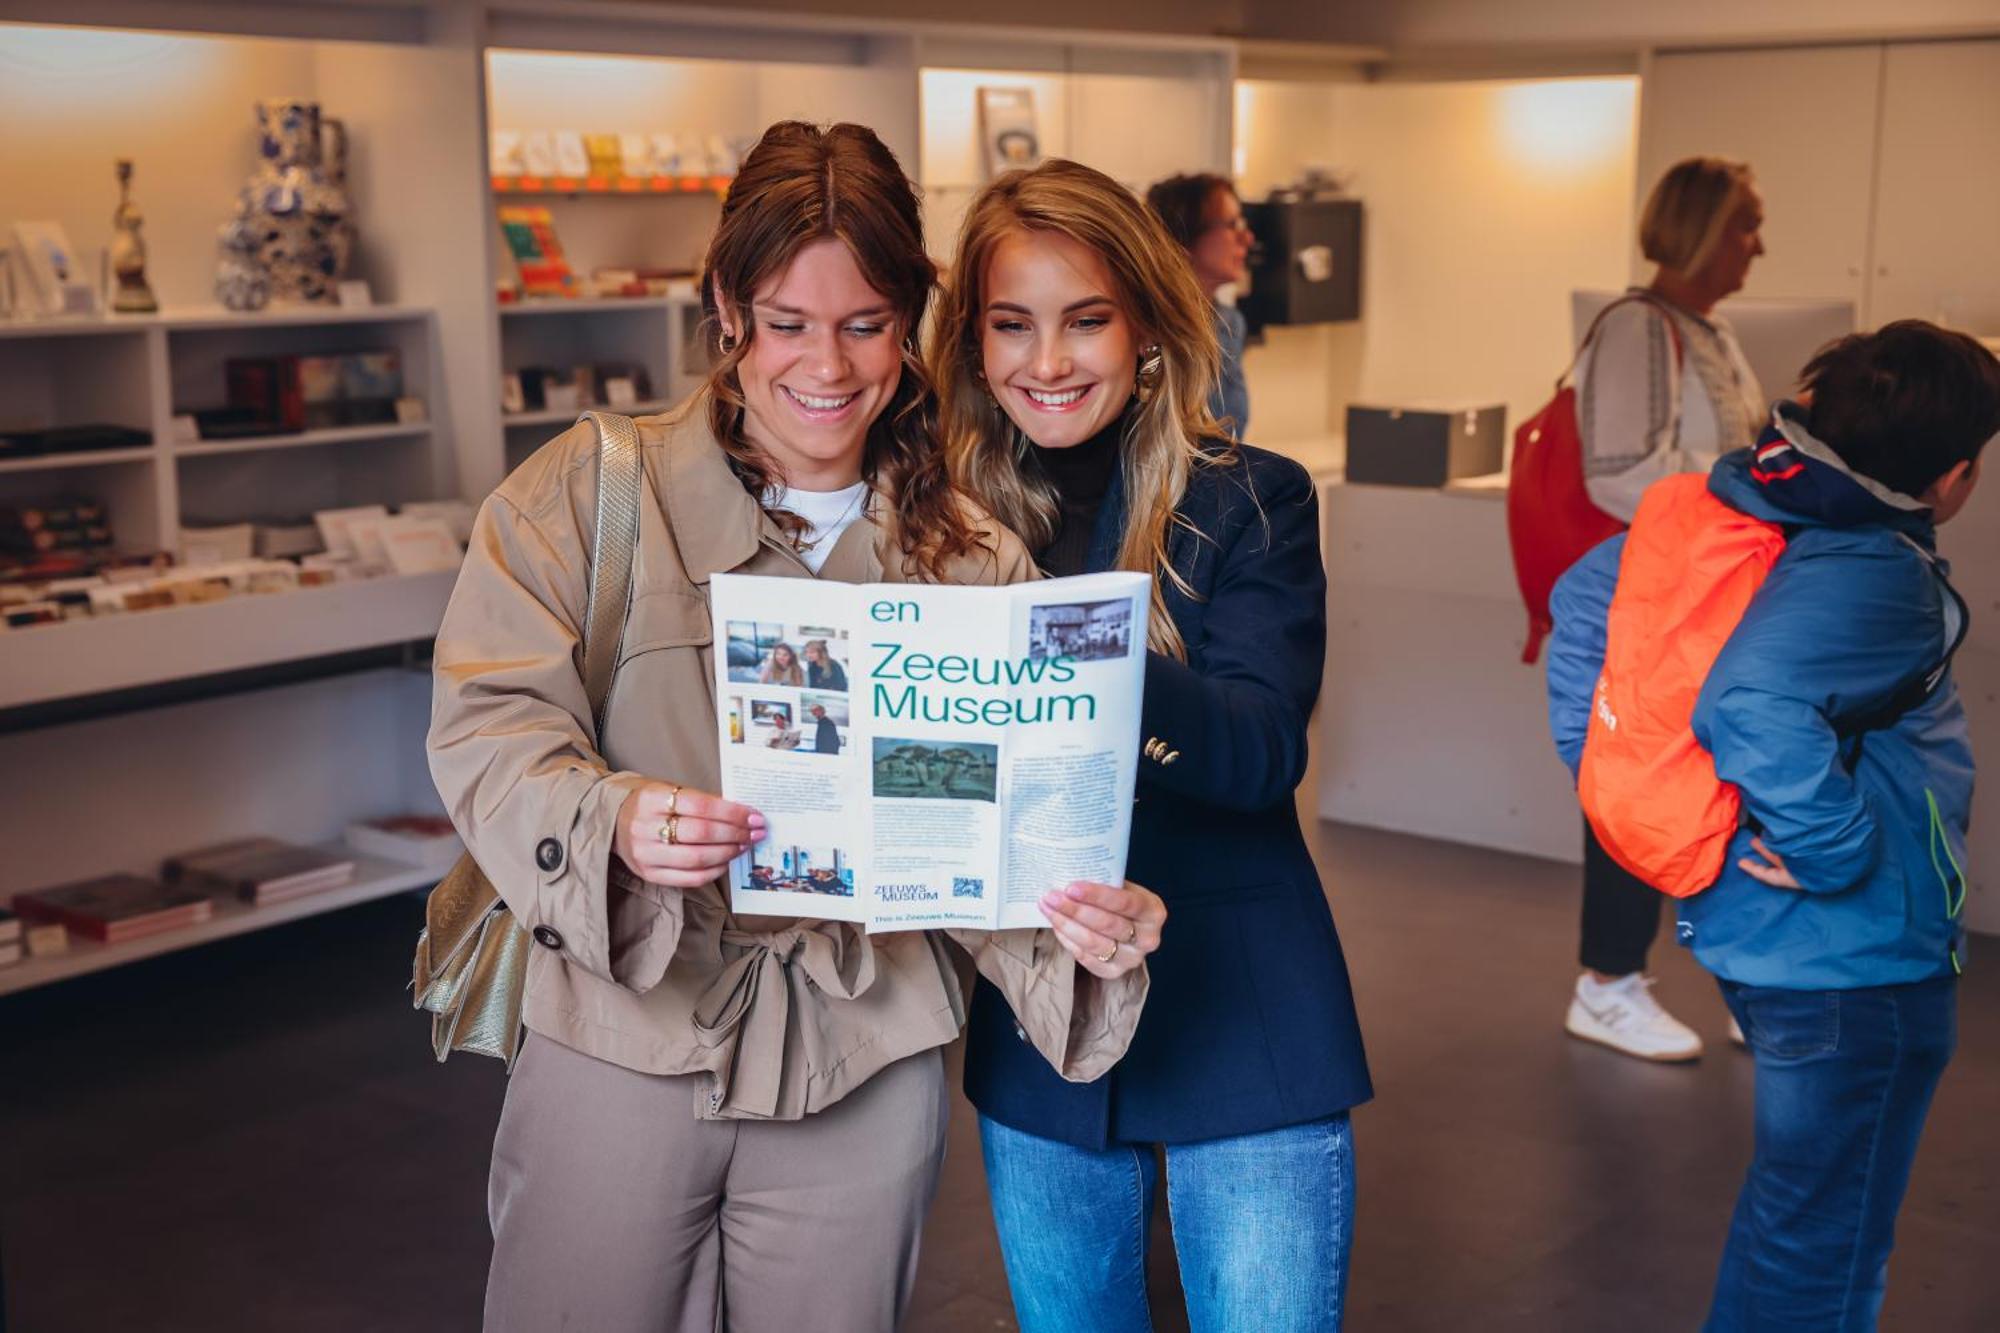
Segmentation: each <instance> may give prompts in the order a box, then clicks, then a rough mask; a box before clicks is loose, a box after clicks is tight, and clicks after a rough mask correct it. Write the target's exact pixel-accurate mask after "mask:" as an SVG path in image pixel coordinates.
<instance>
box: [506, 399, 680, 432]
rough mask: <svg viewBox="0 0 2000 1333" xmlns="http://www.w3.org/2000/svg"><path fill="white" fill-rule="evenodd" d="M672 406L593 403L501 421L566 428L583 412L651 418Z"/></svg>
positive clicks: (649, 402)
mask: <svg viewBox="0 0 2000 1333" xmlns="http://www.w3.org/2000/svg"><path fill="white" fill-rule="evenodd" d="M672 406H673V404H672V403H671V402H668V401H667V400H666V399H664V398H655V399H648V400H647V401H645V402H643V403H634V404H632V405H631V406H630V407H622V408H621V407H612V406H610V405H609V404H608V403H595V404H592V405H591V406H590V407H579V408H578V409H577V410H576V411H574V412H555V411H536V412H509V413H507V414H506V415H505V416H504V417H503V418H502V420H504V421H505V422H506V423H507V424H508V425H509V426H555V425H564V426H567V425H568V424H570V423H571V422H573V421H575V420H576V419H577V418H578V417H579V416H581V415H583V414H584V413H585V412H618V413H621V414H622V415H624V416H628V417H644V416H651V415H652V414H653V413H655V412H664V411H666V410H667V409H668V408H670V407H672Z"/></svg>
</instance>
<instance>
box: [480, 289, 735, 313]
mask: <svg viewBox="0 0 2000 1333" xmlns="http://www.w3.org/2000/svg"><path fill="white" fill-rule="evenodd" d="M696 304H698V302H697V301H696V299H695V297H694V296H693V295H692V294H689V295H686V296H580V297H576V298H575V299H557V298H553V297H552V298H549V299H547V300H539V301H538V300H528V301H510V302H508V303H507V304H505V305H503V306H501V307H500V317H501V318H502V319H512V318H515V317H517V316H522V315H580V314H588V313H592V312H595V311H600V310H671V309H673V308H674V307H676V306H690V305H696Z"/></svg>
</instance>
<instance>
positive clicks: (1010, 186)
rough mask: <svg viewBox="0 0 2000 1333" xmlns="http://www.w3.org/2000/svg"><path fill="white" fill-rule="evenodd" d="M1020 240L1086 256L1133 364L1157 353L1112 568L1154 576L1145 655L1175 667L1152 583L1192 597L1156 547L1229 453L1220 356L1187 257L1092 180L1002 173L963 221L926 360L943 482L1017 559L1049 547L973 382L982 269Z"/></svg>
mask: <svg viewBox="0 0 2000 1333" xmlns="http://www.w3.org/2000/svg"><path fill="white" fill-rule="evenodd" d="M1024 232H1025V233H1027V234H1029V235H1031V236H1032V235H1034V234H1036V233H1047V234H1053V235H1058V236H1066V237H1068V238H1069V239H1070V240H1072V241H1075V242H1076V243H1077V244H1079V245H1082V246H1084V247H1086V248H1087V249H1089V250H1090V251H1091V253H1093V254H1095V255H1096V256H1097V257H1098V258H1099V259H1100V260H1101V261H1102V262H1103V264H1104V268H1105V272H1106V273H1107V274H1108V275H1109V276H1110V279H1111V288H1112V290H1111V291H1110V292H1109V293H1107V294H1108V295H1109V296H1110V297H1111V299H1112V300H1113V301H1115V302H1116V303H1117V305H1118V308H1119V309H1120V311H1122V312H1123V313H1124V315H1125V316H1126V318H1127V319H1129V320H1130V321H1131V323H1132V325H1133V327H1134V329H1135V330H1136V331H1137V333H1138V335H1139V336H1138V341H1139V345H1140V347H1141V348H1142V349H1145V350H1144V351H1142V353H1141V360H1142V362H1143V361H1144V360H1146V359H1147V358H1149V357H1150V356H1151V349H1152V348H1153V347H1155V346H1157V347H1158V349H1159V369H1158V371H1157V373H1154V372H1152V371H1150V370H1149V371H1148V372H1147V373H1146V374H1144V375H1141V376H1140V377H1139V399H1140V401H1139V404H1138V406H1137V407H1136V408H1135V409H1133V410H1132V411H1131V412H1130V413H1129V414H1128V417H1127V426H1126V432H1125V437H1124V439H1123V441H1122V442H1121V446H1122V447H1121V449H1120V459H1121V462H1120V467H1121V470H1122V471H1123V474H1124V483H1125V499H1126V507H1125V531H1124V532H1123V534H1121V536H1120V538H1119V541H1118V568H1120V569H1129V570H1135V571H1137V572H1139V573H1142V574H1147V575H1151V576H1153V595H1152V614H1151V615H1150V616H1149V617H1148V627H1147V631H1146V642H1147V646H1148V647H1150V648H1152V649H1154V650H1155V651H1156V652H1161V653H1166V654H1168V655H1170V656H1173V657H1177V658H1183V659H1184V658H1185V657H1186V656H1187V647H1186V645H1185V644H1184V643H1183V642H1182V641H1181V635H1180V630H1179V629H1178V628H1176V627H1175V625H1174V622H1173V620H1172V618H1171V617H1169V616H1168V615H1167V612H1166V605H1165V602H1164V600H1163V599H1162V596H1161V588H1160V583H1161V580H1162V579H1168V580H1171V581H1172V582H1173V584H1174V585H1175V586H1176V587H1178V588H1180V589H1181V590H1182V591H1183V592H1186V593H1188V594H1189V595H1193V589H1191V588H1190V587H1189V586H1188V584H1187V581H1186V580H1185V579H1183V578H1182V577H1181V576H1180V574H1179V573H1178V572H1177V571H1176V570H1175V569H1174V566H1173V562H1172V560H1171V559H1170V558H1169V553H1168V549H1167V542H1168V537H1169V535H1170V534H1171V533H1172V532H1173V530H1174V529H1175V528H1177V527H1178V528H1185V529H1188V530H1189V531H1195V529H1194V528H1193V525H1192V524H1190V523H1188V521H1187V520H1186V519H1184V518H1182V517H1181V516H1180V515H1179V514H1178V513H1177V512H1176V511H1177V510H1178V508H1179V507H1180V502H1181V499H1182V497H1183V496H1185V495H1186V494H1187V485H1188V477H1189V476H1190V475H1191V474H1192V473H1193V471H1194V469H1195V468H1197V467H1206V466H1212V465H1214V464H1216V463H1219V462H1222V461H1225V460H1227V459H1228V458H1230V457H1231V456H1232V455H1233V453H1234V450H1235V446H1234V445H1233V444H1232V443H1231V442H1230V440H1229V435H1228V432H1226V431H1224V430H1223V429H1222V427H1221V426H1220V425H1219V424H1218V423H1217V422H1216V420H1215V418H1214V417H1212V416H1211V415H1209V411H1208V395H1209V391H1210V389H1211V387H1212V386H1213V385H1214V384H1215V381H1216V378H1217V377H1218V375H1220V373H1221V368H1222V351H1221V348H1220V346H1219V345H1218V344H1217V342H1216V339H1215V325H1214V322H1213V316H1212V315H1211V313H1210V310H1209V305H1208V298H1207V297H1205V296H1203V295H1202V291H1201V287H1200V286H1199V285H1198V284H1197V283H1196V281H1195V277H1194V270H1193V269H1191V268H1190V267H1189V266H1188V258H1187V253H1186V251H1184V250H1182V249H1181V247H1180V245H1179V244H1178V243H1176V242H1175V240H1174V239H1173V237H1172V236H1170V235H1168V234H1167V229H1166V227H1165V226H1164V225H1163V224H1162V223H1161V222H1160V219H1159V218H1158V217H1157V216H1156V215H1155V214H1154V213H1153V211H1152V210H1151V209H1149V208H1147V207H1146V206H1145V204H1143V203H1141V202H1140V201H1139V200H1138V199H1137V198H1136V197H1135V196H1134V195H1133V194H1132V193H1131V192H1130V191H1129V190H1127V189H1126V188H1125V187H1124V186H1122V185H1120V184H1119V183H1118V182H1117V181H1114V180H1112V179H1111V178H1110V177H1109V176H1107V175H1105V174H1104V173H1103V172H1101V171H1095V170H1093V169H1091V168H1090V167H1086V166H1082V165H1080V164H1079V163H1076V162H1069V161H1065V160H1063V159H1061V158H1054V159H1051V160H1050V161H1048V162H1045V163H1043V164H1042V165H1041V166H1039V167H1036V168H1034V169H1033V170H1032V171H1010V172H1008V173H1007V174H1006V175H1004V176H1001V177H1000V178H998V179H997V180H995V181H994V182H993V183H992V184H990V185H988V186H987V187H986V188H985V189H984V190H982V191H981V192H980V193H979V195H978V197H976V198H975V199H974V200H973V201H972V205H971V207H970V208H969V209H968V210H967V212H966V215H965V222H964V224H963V226H962V227H961V228H960V230H959V234H958V258H957V261H956V263H955V264H954V265H953V267H952V272H951V275H950V277H949V279H948V280H947V281H946V283H945V288H944V294H943V296H942V298H941V299H940V300H939V302H938V309H937V322H936V324H935V325H934V326H933V327H932V330H931V338H930V349H929V361H930V370H931V378H932V380H933V381H934V382H935V384H936V385H937V393H938V408H939V417H940V422H941V425H942V428H943V435H944V444H945V456H946V458H947V460H948V461H949V462H950V465H951V474H952V479H953V480H954V481H955V482H957V483H958V485H959V486H960V487H961V488H962V489H964V490H967V491H969V492H971V493H972V495H973V496H974V498H976V499H977V500H979V501H980V502H981V503H982V504H984V505H985V506H986V507H987V508H988V509H989V510H990V511H992V513H993V516H994V517H995V518H997V519H999V520H1000V521H1001V522H1002V523H1004V524H1006V525H1007V526H1008V527H1010V528H1012V529H1013V530H1014V532H1015V533H1016V534H1017V535H1019V536H1020V538H1021V540H1022V541H1023V542H1025V543H1027V546H1028V549H1030V550H1040V549H1042V548H1043V547H1044V546H1046V545H1048V543H1049V541H1050V540H1051V539H1052V538H1053V537H1054V536H1055V530H1056V521H1057V518H1058V517H1059V514H1060V506H1059V502H1058V500H1057V497H1056V493H1055V489H1054V487H1053V486H1051V485H1050V484H1049V481H1048V480H1047V478H1045V477H1043V476H1042V475H1041V474H1040V472H1039V471H1038V469H1036V468H1035V467H1033V466H1032V465H1029V464H1028V456H1029V441H1028V437H1027V436H1026V435H1025V434H1024V433H1023V432H1022V431H1021V429H1020V427H1018V426H1016V425H1015V424H1014V422H1013V420H1012V419H1011V418H1009V417H1008V416H1007V414H1006V413H1005V412H1004V411H1002V410H1001V408H1000V405H999V403H998V402H996V401H995V400H994V398H993V396H992V395H991V394H990V393H988V392H987V390H986V384H985V382H984V380H983V379H982V378H981V377H980V371H981V369H982V367H983V364H984V355H983V352H982V342H983V334H982V330H983V324H982V316H983V315H984V313H985V308H986V277H987V270H988V268H989V267H990V266H991V263H992V260H993V254H994V251H995V250H996V249H997V248H998V247H999V245H1000V243H1001V241H1003V240H1005V239H1006V238H1007V237H1008V236H1010V235H1016V234H1020V233H1024ZM1197 535H1200V534H1199V533H1197Z"/></svg>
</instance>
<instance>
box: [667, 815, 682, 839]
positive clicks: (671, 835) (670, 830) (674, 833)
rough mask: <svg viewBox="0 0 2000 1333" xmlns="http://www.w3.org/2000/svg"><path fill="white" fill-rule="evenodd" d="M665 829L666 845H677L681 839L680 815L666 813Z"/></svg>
mask: <svg viewBox="0 0 2000 1333" xmlns="http://www.w3.org/2000/svg"><path fill="white" fill-rule="evenodd" d="M666 830H667V846H669V847H674V846H678V845H679V843H680V840H681V817H680V816H679V815H668V816H667V823H666Z"/></svg>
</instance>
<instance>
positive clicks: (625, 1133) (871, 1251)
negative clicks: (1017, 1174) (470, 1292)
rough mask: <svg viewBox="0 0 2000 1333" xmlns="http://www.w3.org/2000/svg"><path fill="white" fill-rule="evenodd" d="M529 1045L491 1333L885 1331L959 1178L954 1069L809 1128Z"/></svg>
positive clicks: (554, 1046)
mask: <svg viewBox="0 0 2000 1333" xmlns="http://www.w3.org/2000/svg"><path fill="white" fill-rule="evenodd" d="M707 1082H708V1080H707V1079H706V1078H705V1077H703V1076H698V1075H681V1076H674V1077H662V1076H659V1075H654V1074H640V1073H635V1072H634V1071H632V1070H629V1069H625V1068H623V1067H621V1066H619V1065H614V1064H609V1063H607V1062H605V1061H602V1060H597V1059H594V1058H592V1057H590V1056H587V1055H584V1054H582V1053H581V1052H579V1051H575V1050H572V1049H571V1048H569V1047H567V1046H565V1045H563V1044H562V1043H560V1042H557V1041H552V1040H550V1039H548V1038H546V1037H539V1036H536V1035H534V1034H533V1033H530V1034H529V1035H528V1038H527V1044H526V1045H525V1046H524V1047H523V1048H522V1050H521V1054H520V1058H519V1059H518V1060H517V1061H516V1062H515V1066H514V1075H513V1078H512V1079H511V1080H510V1081H509V1083H508V1085H507V1102H506V1107H505V1109H504V1110H503V1111H502V1112H501V1115H500V1131H499V1134H498V1136H497V1137H496V1138H495V1140H494V1143H493V1175H492V1183H491V1186H490V1194H489V1200H488V1207H489V1210H490V1213H491V1216H492V1222H493V1268H492V1271H491V1272H490V1273H489V1274H488V1275H487V1281H486V1329H487V1330H488V1333H557V1330H563V1329H571V1330H579V1333H628V1331H629V1333H640V1330H644V1333H717V1330H728V1333H813V1331H814V1330H822V1329H824V1330H838V1331H839V1333H877V1331H878V1330H879V1333H890V1331H891V1330H893V1329H895V1328H896V1327H897V1325H898V1323H899V1321H900V1320H901V1318H902V1315H903V1312H904V1309H905V1308H906V1307H907V1306H908V1304H909V1299H910V1290H911V1287H912V1286H913V1284H914V1283H915V1281H916V1274H917V1242H918V1239H919V1237H920V1235H921V1232H922V1230H923V1222H924V1212H925V1210H926V1209H927V1208H928V1207H929V1205H930V1200H931V1195H932V1193H933V1192H934V1191H935V1189H936V1187H937V1180H938V1170H939V1168H940V1166H942V1164H943V1161H944V1132H945V1117H946V1115H947V1113H948V1109H949V1103H948V1101H947V1094H946V1089H945V1079H944V1062H943V1058H942V1053H941V1052H939V1051H934V1050H933V1051H925V1052H923V1053H922V1054H920V1055H913V1056H911V1057H909V1058H908V1059H906V1060H901V1061H898V1062H897V1063H895V1064H893V1065H890V1066H889V1067H888V1068H887V1069H884V1070H883V1071H882V1072H881V1073H879V1074H877V1075H875V1077H874V1078H872V1079H870V1080H868V1082H867V1083H866V1084H865V1085H864V1086H862V1087H861V1088H860V1089H858V1090H856V1091H855V1092H853V1093H850V1094H849V1095H848V1096H847V1097H845V1098H843V1099H842V1100H841V1101H839V1102H837V1103H835V1104H834V1105H833V1106H830V1107H828V1108H827V1109H826V1110H824V1111H822V1112H820V1113H819V1114H817V1115H813V1116H809V1117H807V1118H806V1119H804V1120H698V1119H696V1118H695V1115H694V1107H695V1104H696V1100H697V1098H698V1097H700V1096H701V1095H702V1094H703V1093H704V1092H705V1091H706V1088H707Z"/></svg>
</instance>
